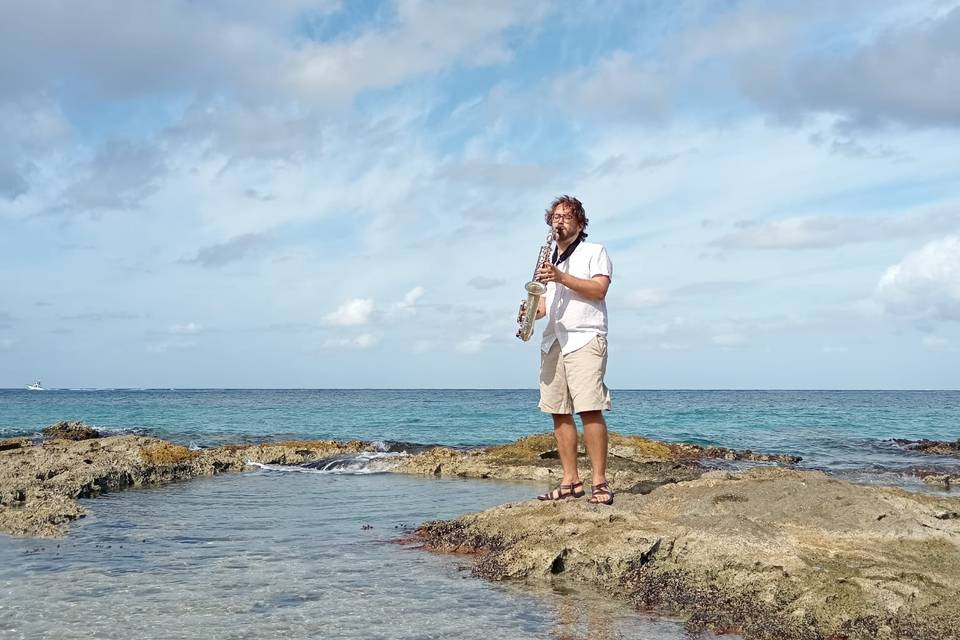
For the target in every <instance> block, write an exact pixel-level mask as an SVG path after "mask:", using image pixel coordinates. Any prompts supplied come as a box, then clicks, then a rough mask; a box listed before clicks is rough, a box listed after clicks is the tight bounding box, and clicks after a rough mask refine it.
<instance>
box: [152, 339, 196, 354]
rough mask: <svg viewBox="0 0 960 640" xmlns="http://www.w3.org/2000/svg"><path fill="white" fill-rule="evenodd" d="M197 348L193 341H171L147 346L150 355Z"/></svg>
mask: <svg viewBox="0 0 960 640" xmlns="http://www.w3.org/2000/svg"><path fill="white" fill-rule="evenodd" d="M196 346H197V343H196V342H195V341H193V340H171V341H169V342H154V343H151V344H148V345H147V351H149V352H150V353H167V352H168V351H188V350H190V349H193V348H194V347H196Z"/></svg>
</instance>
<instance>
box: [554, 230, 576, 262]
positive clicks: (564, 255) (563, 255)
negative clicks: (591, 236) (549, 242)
mask: <svg viewBox="0 0 960 640" xmlns="http://www.w3.org/2000/svg"><path fill="white" fill-rule="evenodd" d="M581 240H583V236H582V235H579V236H577V239H576V240H574V241H573V242H571V243H570V246H569V247H567V248H566V249H565V250H564V251H563V253H561V254H560V256H559V257H558V256H557V251H558V250H559V249H560V247H559V246H557V247H554V248H553V259H552V260H551V262H552V263H553V264H554V265H558V264H560V263H561V262H563V261H564V260H566V259H567V258H569V257H570V255H571V254H572V253H573V250H574V249H576V248H577V245H579V244H580V241H581Z"/></svg>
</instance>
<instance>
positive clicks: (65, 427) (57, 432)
mask: <svg viewBox="0 0 960 640" xmlns="http://www.w3.org/2000/svg"><path fill="white" fill-rule="evenodd" d="M41 433H42V434H43V437H44V438H46V439H48V440H90V439H92V438H99V437H101V433H100V432H99V431H97V430H96V429H94V428H93V427H91V426H90V425H88V424H86V423H84V422H81V421H79V420H77V421H73V422H71V421H68V420H61V421H60V422H58V423H56V424H52V425H50V426H49V427H45V428H44V429H43V431H41Z"/></svg>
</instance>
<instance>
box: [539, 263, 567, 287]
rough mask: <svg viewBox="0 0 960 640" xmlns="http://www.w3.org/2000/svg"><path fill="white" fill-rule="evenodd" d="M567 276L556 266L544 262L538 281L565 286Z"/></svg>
mask: <svg viewBox="0 0 960 640" xmlns="http://www.w3.org/2000/svg"><path fill="white" fill-rule="evenodd" d="M565 275H566V274H565V273H564V272H563V271H560V269H557V268H556V267H555V266H554V265H552V264H550V263H549V262H544V263H543V265H541V267H540V269H538V270H537V277H536V279H537V280H538V281H540V282H556V283H559V284H563V276H565Z"/></svg>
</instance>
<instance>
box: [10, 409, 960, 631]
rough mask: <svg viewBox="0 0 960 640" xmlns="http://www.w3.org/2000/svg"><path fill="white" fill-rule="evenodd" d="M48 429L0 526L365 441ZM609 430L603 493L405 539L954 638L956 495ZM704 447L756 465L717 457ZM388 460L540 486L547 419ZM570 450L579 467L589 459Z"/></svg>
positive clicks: (739, 617) (674, 608) (547, 474)
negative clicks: (505, 439) (486, 439)
mask: <svg viewBox="0 0 960 640" xmlns="http://www.w3.org/2000/svg"><path fill="white" fill-rule="evenodd" d="M55 427H56V428H53V429H51V430H49V431H47V435H46V436H45V437H44V438H43V439H39V440H34V439H31V438H12V439H7V440H0V532H3V533H8V534H12V535H20V536H46V537H54V536H61V535H64V534H65V533H66V531H67V527H68V525H69V523H70V522H71V521H72V520H74V519H76V518H78V517H82V516H83V515H84V509H83V508H82V507H81V506H80V505H78V504H77V503H76V499H78V498H87V497H92V496H96V495H98V494H100V493H103V492H107V491H117V490H122V489H126V488H133V487H142V486H148V485H156V484H163V483H168V482H176V481H182V480H187V479H190V478H194V477H198V476H210V475H214V474H217V473H223V472H236V471H242V470H244V469H249V468H251V467H250V463H262V464H287V465H299V464H307V463H313V462H320V461H324V460H329V459H331V458H335V457H337V456H347V455H354V454H357V453H361V452H366V451H369V452H373V451H377V450H378V449H377V448H375V447H373V446H372V445H371V444H369V443H364V442H360V441H353V442H346V443H343V442H332V441H287V442H270V443H263V444H250V445H226V446H221V447H216V448H211V449H203V450H192V449H189V448H187V447H183V446H181V445H177V444H173V443H169V442H165V441H163V440H159V439H157V438H148V437H143V436H110V437H99V436H100V434H98V433H96V432H95V431H92V430H88V428H86V425H82V424H77V423H60V424H58V425H55ZM91 431H92V433H91ZM72 438H76V439H72ZM946 444H947V445H948V448H947V449H946V451H950V450H951V449H950V448H949V446H950V444H951V443H946ZM610 445H611V446H610V454H611V455H610V465H609V474H608V478H609V480H610V484H611V486H612V487H613V488H614V490H616V491H617V492H618V495H617V498H616V504H615V505H614V506H613V507H605V506H598V505H590V504H588V503H587V502H586V501H585V500H569V501H563V502H558V503H539V502H537V501H535V500H530V501H525V502H521V503H514V504H505V505H501V506H498V507H495V508H493V509H489V510H487V511H484V512H482V513H477V514H469V515H466V516H463V517H461V518H458V519H455V520H449V521H437V522H430V523H426V524H423V525H421V526H420V527H419V528H418V529H417V531H416V533H415V534H414V535H413V537H412V541H415V542H416V543H418V544H422V545H423V546H424V547H425V548H427V549H430V550H435V551H440V552H466V553H471V554H475V557H476V564H475V568H474V572H475V573H476V575H478V576H481V577H484V578H487V579H491V580H503V579H513V580H526V581H536V582H550V581H557V580H561V581H568V580H573V581H579V582H583V583H587V584H590V585H592V586H593V587H595V588H597V589H599V590H600V591H602V592H607V593H610V594H612V595H615V596H616V597H619V598H624V599H626V600H628V601H630V602H631V603H633V604H634V605H636V606H637V607H640V608H643V609H652V610H657V611H667V612H670V613H672V614H674V615H679V616H681V617H683V618H685V619H686V620H687V621H688V625H689V626H690V627H691V629H699V628H710V629H713V630H715V631H718V632H737V633H740V634H742V635H743V636H744V637H746V638H763V639H767V638H769V639H774V638H777V639H791V640H792V639H798V640H801V639H802V640H819V639H840V638H851V639H854V638H855V639H861V638H862V639H866V638H871V639H873V638H914V639H930V640H934V639H936V640H940V639H951V638H953V639H956V638H960V498H957V497H951V496H949V495H942V496H940V495H936V496H935V495H926V494H918V493H911V492H908V491H904V490H901V489H896V488H889V487H867V486H859V485H853V484H850V483H847V482H843V481H840V480H837V479H835V478H831V477H830V476H828V475H826V474H824V473H821V472H817V471H800V470H797V469H794V468H792V466H791V465H793V464H794V463H796V462H798V461H799V459H798V458H796V457H791V456H782V455H776V454H762V453H761V454H758V453H753V452H749V451H733V450H729V449H720V448H702V447H697V446H694V445H685V444H667V443H662V442H656V441H652V440H647V439H645V438H640V437H635V436H620V435H616V434H611V442H610ZM924 446H925V448H926V449H936V450H938V452H939V451H943V450H944V449H938V448H937V447H936V446H935V445H926V444H925V445H924ZM714 459H722V460H746V461H758V462H761V463H764V464H763V465H762V466H755V467H753V468H750V469H747V470H744V471H737V472H732V471H724V470H720V471H717V470H711V469H710V466H711V460H714ZM391 460H392V462H391V464H392V465H393V466H392V468H391V471H395V472H400V473H411V474H421V475H426V476H440V477H450V476H453V477H469V478H497V479H505V480H532V481H536V482H539V483H541V484H542V485H543V486H544V487H546V486H548V485H550V484H555V483H556V481H557V478H558V474H559V471H560V468H559V462H558V460H557V453H556V449H555V446H554V441H553V438H552V435H550V434H543V435H537V436H530V437H528V438H523V439H521V440H519V441H517V442H515V443H512V444H509V445H504V446H498V447H488V448H482V449H471V450H462V449H452V448H446V447H433V448H429V449H427V450H425V451H422V452H419V453H416V454H415V455H409V456H402V457H397V458H392V459H391ZM583 466H584V469H583V472H584V474H585V475H586V477H589V476H588V474H587V469H588V465H587V464H586V459H585V458H584V465H583ZM948 487H949V484H948V485H947V488H948Z"/></svg>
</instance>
